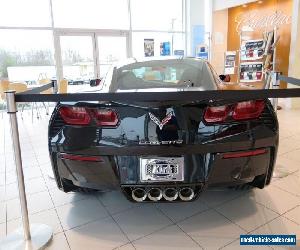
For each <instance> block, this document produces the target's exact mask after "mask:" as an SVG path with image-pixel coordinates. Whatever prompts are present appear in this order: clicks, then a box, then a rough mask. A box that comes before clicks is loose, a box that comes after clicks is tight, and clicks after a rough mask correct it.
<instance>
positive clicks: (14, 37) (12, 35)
mask: <svg viewBox="0 0 300 250" xmlns="http://www.w3.org/2000/svg"><path fill="white" fill-rule="evenodd" d="M0 37H1V38H5V39H0V75H1V76H0V77H1V78H8V79H9V80H10V81H22V82H26V83H29V84H33V83H36V82H37V81H38V80H39V79H41V78H43V79H44V78H54V77H55V75H56V74H55V66H54V65H55V64H54V49H53V35H52V31H47V30H0Z"/></svg>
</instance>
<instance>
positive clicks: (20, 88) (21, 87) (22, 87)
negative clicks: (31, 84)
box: [8, 82, 28, 94]
mask: <svg viewBox="0 0 300 250" xmlns="http://www.w3.org/2000/svg"><path fill="white" fill-rule="evenodd" d="M8 88H9V90H14V91H16V94H18V93H22V92H24V91H27V89H28V88H27V85H26V84H25V83H20V82H16V83H10V84H9V86H8Z"/></svg>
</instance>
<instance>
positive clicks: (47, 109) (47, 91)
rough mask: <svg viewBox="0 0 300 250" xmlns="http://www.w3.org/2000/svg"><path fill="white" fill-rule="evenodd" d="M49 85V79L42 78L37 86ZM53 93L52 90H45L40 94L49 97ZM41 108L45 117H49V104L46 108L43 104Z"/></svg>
mask: <svg viewBox="0 0 300 250" xmlns="http://www.w3.org/2000/svg"><path fill="white" fill-rule="evenodd" d="M48 83H51V79H49V78H42V79H39V80H38V84H39V85H45V84H48ZM52 93H53V91H52V89H47V90H44V91H42V92H41V94H47V95H51V94H52ZM43 106H44V108H45V109H46V115H49V102H48V105H47V106H46V104H45V103H44V102H43Z"/></svg>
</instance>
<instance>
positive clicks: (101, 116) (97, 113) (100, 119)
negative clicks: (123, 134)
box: [92, 109, 119, 127]
mask: <svg viewBox="0 0 300 250" xmlns="http://www.w3.org/2000/svg"><path fill="white" fill-rule="evenodd" d="M92 114H93V117H94V119H95V120H96V123H97V125H98V126H109V127H114V126H116V125H117V124H118V122H119V118H118V115H117V113H116V112H115V111H113V110H111V109H95V110H92Z"/></svg>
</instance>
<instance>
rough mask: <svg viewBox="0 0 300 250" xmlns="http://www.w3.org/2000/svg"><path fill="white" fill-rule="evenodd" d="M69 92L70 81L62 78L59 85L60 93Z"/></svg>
mask: <svg viewBox="0 0 300 250" xmlns="http://www.w3.org/2000/svg"><path fill="white" fill-rule="evenodd" d="M67 92H68V81H67V80H66V79H63V80H60V82H59V86H58V93H59V94H66V93H67Z"/></svg>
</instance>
